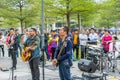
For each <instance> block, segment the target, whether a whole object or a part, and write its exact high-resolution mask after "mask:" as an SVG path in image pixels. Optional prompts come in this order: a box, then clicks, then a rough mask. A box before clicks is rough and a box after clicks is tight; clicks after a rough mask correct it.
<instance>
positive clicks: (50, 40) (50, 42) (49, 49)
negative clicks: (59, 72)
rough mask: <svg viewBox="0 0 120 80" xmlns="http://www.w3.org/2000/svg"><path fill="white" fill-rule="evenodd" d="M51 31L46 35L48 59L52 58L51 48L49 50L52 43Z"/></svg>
mask: <svg viewBox="0 0 120 80" xmlns="http://www.w3.org/2000/svg"><path fill="white" fill-rule="evenodd" d="M52 33H53V32H52V31H51V32H50V34H49V36H48V53H49V56H50V60H51V59H52V50H51V45H52Z"/></svg>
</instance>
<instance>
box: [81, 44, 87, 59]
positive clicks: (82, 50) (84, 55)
mask: <svg viewBox="0 0 120 80" xmlns="http://www.w3.org/2000/svg"><path fill="white" fill-rule="evenodd" d="M85 57H86V47H85V46H83V45H81V58H82V59H83V58H85Z"/></svg>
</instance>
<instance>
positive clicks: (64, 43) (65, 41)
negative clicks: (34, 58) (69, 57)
mask: <svg viewBox="0 0 120 80" xmlns="http://www.w3.org/2000/svg"><path fill="white" fill-rule="evenodd" d="M66 44H67V37H66V38H65V40H64V41H63V44H62V47H61V49H60V51H59V53H58V56H57V59H58V58H59V57H60V56H61V55H62V52H63V50H64V48H65V45H66Z"/></svg>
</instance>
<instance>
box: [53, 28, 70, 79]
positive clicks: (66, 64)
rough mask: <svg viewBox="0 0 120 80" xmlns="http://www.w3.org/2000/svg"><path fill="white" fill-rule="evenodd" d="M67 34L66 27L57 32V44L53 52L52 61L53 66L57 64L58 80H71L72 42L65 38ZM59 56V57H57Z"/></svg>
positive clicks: (67, 29)
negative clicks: (58, 37)
mask: <svg viewBox="0 0 120 80" xmlns="http://www.w3.org/2000/svg"><path fill="white" fill-rule="evenodd" d="M68 32H69V28H68V27H62V28H61V29H60V31H59V36H60V39H59V42H58V47H57V49H56V51H55V57H54V58H55V59H54V60H53V65H56V64H57V63H58V64H59V75H60V80H71V74H70V67H71V66H72V61H71V56H72V42H71V40H70V39H69V38H67V36H68ZM64 43H66V44H65V45H64V46H65V47H64V49H63V50H62V54H61V55H59V54H60V53H59V52H60V51H61V48H62V46H63V44H64ZM58 55H59V56H58Z"/></svg>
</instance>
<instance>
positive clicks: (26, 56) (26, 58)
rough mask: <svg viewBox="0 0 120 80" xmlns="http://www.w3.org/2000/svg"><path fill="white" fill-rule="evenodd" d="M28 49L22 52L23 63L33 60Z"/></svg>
mask: <svg viewBox="0 0 120 80" xmlns="http://www.w3.org/2000/svg"><path fill="white" fill-rule="evenodd" d="M27 48H28V47H25V48H24V49H23V50H24V51H23V52H22V61H23V62H26V61H29V60H30V58H31V51H30V50H29V51H28V50H27Z"/></svg>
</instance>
